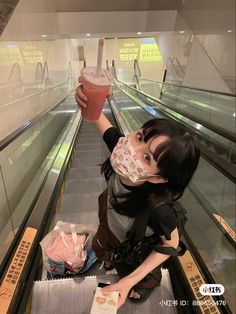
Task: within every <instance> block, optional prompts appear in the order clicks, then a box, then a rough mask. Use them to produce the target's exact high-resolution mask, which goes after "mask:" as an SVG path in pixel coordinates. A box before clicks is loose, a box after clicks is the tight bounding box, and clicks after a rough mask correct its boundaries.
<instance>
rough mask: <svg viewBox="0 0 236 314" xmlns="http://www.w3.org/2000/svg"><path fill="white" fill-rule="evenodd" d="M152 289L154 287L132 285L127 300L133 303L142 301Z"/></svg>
mask: <svg viewBox="0 0 236 314" xmlns="http://www.w3.org/2000/svg"><path fill="white" fill-rule="evenodd" d="M154 289H155V287H153V288H148V289H145V288H137V287H134V288H133V289H132V290H131V293H130V294H129V300H130V301H131V302H133V303H141V302H144V301H146V300H147V299H148V298H149V297H150V295H151V294H152V292H153V291H154Z"/></svg>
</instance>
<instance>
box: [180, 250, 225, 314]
mask: <svg viewBox="0 0 236 314" xmlns="http://www.w3.org/2000/svg"><path fill="white" fill-rule="evenodd" d="M179 261H180V263H181V266H182V268H183V270H184V273H185V275H186V277H187V280H188V283H189V285H190V286H191V288H192V291H193V294H194V296H195V299H196V300H193V301H192V304H191V305H192V306H194V307H196V308H197V309H199V310H200V311H201V312H202V313H204V314H206V313H210V314H220V313H221V312H220V311H219V309H218V307H217V304H216V301H215V300H214V299H213V297H212V296H209V295H207V296H206V295H202V294H201V293H200V291H199V287H200V286H201V285H203V284H206V282H205V280H204V279H203V277H202V275H201V273H200V271H199V268H198V266H197V264H196V263H195V261H194V259H193V257H192V255H191V253H190V252H189V251H188V250H187V251H186V252H185V254H184V255H183V256H179ZM184 301H185V300H184ZM186 302H190V301H186ZM186 302H184V303H183V302H182V303H183V306H186V305H190V304H186Z"/></svg>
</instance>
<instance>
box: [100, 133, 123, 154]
mask: <svg viewBox="0 0 236 314" xmlns="http://www.w3.org/2000/svg"><path fill="white" fill-rule="evenodd" d="M122 136H124V135H123V134H121V133H120V131H119V130H117V129H116V128H114V127H111V128H109V129H107V130H106V131H105V132H104V134H103V140H104V142H105V143H106V145H107V147H108V149H109V150H110V152H112V151H113V149H114V147H115V146H116V144H117V142H118V140H119V138H120V137H122Z"/></svg>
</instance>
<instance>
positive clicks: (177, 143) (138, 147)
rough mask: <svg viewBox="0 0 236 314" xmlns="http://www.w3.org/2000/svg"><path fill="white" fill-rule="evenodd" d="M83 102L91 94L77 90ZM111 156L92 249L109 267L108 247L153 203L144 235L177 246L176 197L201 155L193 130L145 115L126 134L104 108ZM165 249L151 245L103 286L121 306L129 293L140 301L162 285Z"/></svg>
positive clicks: (102, 123) (100, 124) (102, 121)
mask: <svg viewBox="0 0 236 314" xmlns="http://www.w3.org/2000/svg"><path fill="white" fill-rule="evenodd" d="M75 97H76V101H77V104H78V105H79V107H82V108H83V107H86V101H87V98H86V96H85V95H84V94H83V92H82V89H81V87H78V88H77V90H76V95H75ZM94 124H95V126H96V127H97V129H98V131H99V132H100V133H101V135H102V136H103V139H104V141H105V143H106V144H107V146H108V148H109V150H110V152H111V156H110V158H108V159H107V160H106V161H105V162H104V163H103V165H102V172H103V173H104V175H105V178H106V180H107V183H108V188H107V189H105V191H104V192H103V193H102V194H101V195H100V196H99V221H100V224H99V227H98V231H97V233H96V235H95V237H94V239H93V249H94V251H95V253H96V255H97V257H98V259H99V260H100V261H104V262H105V267H106V268H107V269H109V268H112V267H113V265H112V264H111V261H110V260H109V257H108V256H109V254H107V252H109V251H110V250H112V249H113V248H115V247H118V246H119V245H120V243H122V242H124V241H125V240H126V238H127V232H128V231H129V230H130V229H131V227H132V225H133V223H134V220H135V217H137V215H139V214H140V213H143V212H144V211H145V210H150V209H152V214H151V217H150V219H149V222H148V227H147V228H146V234H145V236H150V235H152V234H155V235H158V236H159V238H160V241H161V243H162V245H163V246H167V247H172V248H177V247H178V243H179V234H178V230H177V217H176V212H175V209H174V207H173V202H174V201H175V200H177V199H179V198H180V197H181V196H182V194H183V192H184V189H185V188H186V186H187V185H188V183H189V182H190V180H191V178H192V176H193V173H194V171H195V170H196V168H197V165H198V161H199V150H198V147H197V145H196V142H195V140H194V138H193V136H192V135H191V134H190V133H189V132H188V130H186V129H185V128H184V127H183V126H181V125H180V124H178V123H176V122H174V121H171V120H167V119H152V120H150V121H147V122H146V123H145V124H144V125H143V127H142V128H141V129H140V130H137V131H136V132H133V133H131V134H129V135H128V136H127V137H125V136H124V135H122V134H120V133H119V131H118V130H117V129H116V128H114V127H112V125H111V123H110V122H109V121H108V119H107V118H106V117H105V116H104V115H103V114H101V116H100V118H99V120H97V121H96V122H94ZM168 257H169V256H168V255H166V254H162V253H158V252H156V251H152V252H151V253H150V255H149V256H148V257H147V258H146V259H145V260H144V262H142V263H141V264H140V265H139V266H138V267H137V268H136V269H132V268H126V269H124V268H123V269H122V267H121V268H120V267H119V268H117V272H118V274H119V275H120V277H121V278H120V280H119V281H118V282H117V283H115V284H112V285H110V286H108V287H106V288H104V291H118V292H119V295H120V298H119V307H120V306H121V305H122V304H124V302H125V300H126V297H127V296H128V298H129V299H130V300H131V301H132V302H136V303H137V302H142V301H144V300H146V299H147V297H149V295H150V294H151V293H152V291H153V290H154V288H155V287H156V286H159V285H160V281H161V271H160V265H161V264H162V263H163V262H164V261H166V260H167V258H168Z"/></svg>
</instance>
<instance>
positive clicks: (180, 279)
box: [0, 93, 235, 313]
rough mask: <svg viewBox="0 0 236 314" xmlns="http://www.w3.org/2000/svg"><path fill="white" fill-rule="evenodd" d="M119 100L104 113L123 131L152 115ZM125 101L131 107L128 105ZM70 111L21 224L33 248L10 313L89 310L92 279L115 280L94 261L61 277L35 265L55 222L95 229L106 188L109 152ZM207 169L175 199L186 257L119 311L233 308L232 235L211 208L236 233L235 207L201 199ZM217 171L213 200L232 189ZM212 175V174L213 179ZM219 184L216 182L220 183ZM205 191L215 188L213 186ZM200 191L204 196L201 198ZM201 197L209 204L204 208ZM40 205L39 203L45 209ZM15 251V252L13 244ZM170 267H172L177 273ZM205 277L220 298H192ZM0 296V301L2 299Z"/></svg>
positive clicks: (224, 310) (172, 261) (172, 262)
mask: <svg viewBox="0 0 236 314" xmlns="http://www.w3.org/2000/svg"><path fill="white" fill-rule="evenodd" d="M122 102H123V106H124V107H122V105H121V104H120V103H118V100H117V99H116V95H115V93H114V96H113V100H112V101H111V104H110V105H111V109H112V111H111V109H110V107H109V106H108V104H107V105H106V106H105V108H104V113H105V114H106V116H107V117H108V118H109V119H110V121H111V123H112V124H113V125H115V126H118V127H119V128H121V130H122V132H123V133H124V134H127V133H129V132H130V131H133V130H134V129H137V128H139V127H140V126H141V125H142V124H143V122H145V121H146V120H147V119H150V118H151V116H150V114H148V113H147V112H146V111H145V110H144V109H143V108H141V107H140V106H137V104H134V103H133V104H132V106H131V104H130V102H129V103H128V100H126V101H124V99H123V101H122ZM127 104H128V108H130V109H129V110H127ZM127 112H128V113H127ZM75 114H77V117H75V119H74V121H73V122H71V128H72V131H71V134H70V131H68V132H67V135H66V136H65V138H64V143H63V144H62V145H61V149H60V150H59V151H58V154H57V155H55V156H54V157H55V161H54V163H53V165H52V168H51V171H50V173H49V175H48V177H47V179H46V182H45V185H46V188H45V189H44V188H43V190H42V193H41V195H42V197H41V200H40V204H38V202H37V203H36V204H35V206H34V209H33V211H32V213H31V215H30V216H29V218H28V221H27V222H26V224H25V227H26V228H27V227H31V228H34V229H35V230H36V232H37V234H38V236H36V237H35V238H34V240H33V241H35V242H33V241H32V242H29V243H31V244H32V246H30V248H31V251H30V254H29V256H28V260H27V261H28V262H27V267H25V269H24V270H23V272H22V277H20V278H18V279H19V280H18V282H17V287H18V289H16V292H15V295H14V298H13V301H12V303H11V305H10V313H23V312H25V309H28V310H26V312H27V311H28V312H31V313H51V312H53V313H56V312H57V313H89V311H90V307H91V303H92V299H93V293H92V292H93V290H94V289H95V287H96V285H97V282H98V281H107V280H108V281H110V282H114V281H116V280H117V275H116V274H115V273H105V272H104V269H99V266H100V265H95V266H94V268H93V269H91V271H90V272H89V273H87V274H86V275H87V277H84V276H78V278H73V279H62V280H61V279H60V280H58V279H57V280H52V279H51V278H49V277H48V275H47V274H46V272H45V270H44V269H43V268H42V269H41V268H40V264H41V263H40V256H41V252H40V248H39V245H38V243H39V241H40V239H42V237H43V235H44V234H45V233H47V232H48V230H49V228H52V227H53V225H55V224H56V222H57V221H58V220H63V221H67V222H73V223H93V224H94V225H95V226H97V224H98V220H97V197H98V195H99V194H100V193H101V191H102V190H103V189H104V187H105V185H106V184H105V182H104V179H103V178H102V177H101V175H100V167H99V164H100V163H102V162H103V161H104V160H105V158H106V157H107V156H109V152H108V150H107V148H106V147H105V145H104V144H103V141H102V139H101V136H100V135H98V133H97V131H96V130H95V129H94V127H93V126H92V125H90V124H89V123H87V122H85V121H83V122H81V120H80V118H79V116H78V113H75ZM114 118H115V120H114ZM76 119H77V121H76ZM69 139H70V142H69ZM57 158H59V160H60V162H61V164H60V162H59V161H58V160H57ZM60 158H61V159H60ZM63 158H64V159H63ZM62 160H64V161H62ZM210 167H211V165H210V164H208V163H207V162H206V160H205V159H203V158H202V160H201V162H200V166H199V169H200V170H199V171H198V172H199V173H200V174H198V172H197V174H196V176H195V177H196V179H195V177H194V180H193V182H192V184H191V187H190V189H189V190H187V191H186V193H185V195H184V197H183V198H182V200H181V202H182V205H183V206H184V207H185V208H186V209H187V210H188V212H189V222H188V223H187V226H188V227H186V234H185V235H184V236H185V240H186V243H187V246H188V252H190V253H191V254H190V253H188V256H187V257H186V256H185V260H181V259H179V258H176V259H174V258H173V259H172V258H171V259H170V261H169V262H168V264H167V265H166V266H167V267H168V268H169V270H170V275H171V276H169V272H168V270H167V269H163V281H162V285H161V286H160V287H159V288H157V289H156V293H153V295H152V296H151V297H150V299H149V300H148V301H147V302H145V303H143V304H141V305H135V304H130V303H129V302H126V304H125V305H124V306H123V307H122V308H121V309H120V310H119V311H118V313H140V312H143V311H145V312H147V313H156V312H157V308H158V313H159V312H160V313H161V312H165V313H166V312H167V313H176V312H177V310H178V312H180V313H231V312H232V313H233V312H234V311H235V308H234V292H235V290H234V287H232V286H231V284H232V273H233V269H232V266H233V262H234V250H233V249H234V247H233V243H234V241H235V240H234V239H232V237H231V236H230V234H229V233H227V230H225V229H224V228H223V226H222V224H221V223H220V222H219V223H218V222H217V219H216V218H214V217H213V211H215V212H216V213H217V214H218V215H220V216H221V217H223V218H224V219H225V220H226V222H227V224H228V225H231V229H233V230H235V228H234V226H233V218H234V213H233V206H232V203H231V201H230V202H229V203H227V204H225V206H226V208H225V209H226V211H222V208H221V212H220V211H217V208H216V207H217V200H216V202H214V201H213V199H212V197H209V198H208V199H207V196H208V194H209V191H208V190H206V194H205V195H204V192H203V191H202V189H201V188H202V185H203V183H204V181H205V177H204V175H205V174H206V171H208V173H210V172H211V171H213V172H212V173H215V172H214V171H216V172H217V171H218V170H217V169H215V168H214V167H213V166H212V168H210ZM61 173H62V174H61ZM202 176H203V177H202ZM220 176H221V179H222V181H223V187H224V189H223V191H222V194H221V196H220V197H219V198H220V199H221V203H222V204H223V203H224V201H225V200H226V199H227V198H228V196H229V195H228V194H227V193H228V192H229V193H230V192H231V191H230V189H229V191H228V190H227V185H228V187H230V188H231V185H230V184H231V183H230V180H229V179H228V178H227V177H225V176H224V175H223V174H222V173H220V174H218V178H220ZM64 180H65V181H64ZM212 180H215V179H214V178H212ZM63 182H64V184H63ZM218 183H219V182H218ZM62 184H63V185H62ZM52 185H54V186H55V189H54V188H52ZM218 185H219V186H220V187H221V185H220V184H218ZM196 188H197V191H196ZM191 189H192V190H191ZM206 189H207V186H206ZM199 191H200V192H199ZM192 192H193V193H192ZM211 192H212V193H213V194H214V193H217V192H216V191H215V190H214V191H211ZM225 192H227V193H225ZM50 193H51V194H52V195H51V197H50V196H49V194H50ZM202 195H204V197H205V198H204V199H203V200H202V203H201V202H200V201H199V200H201V197H202ZM210 196H211V195H210ZM206 200H207V202H208V203H209V204H208V207H207V208H206V206H205V201H206ZM39 208H40V210H39ZM42 208H45V213H44V214H43V210H42ZM34 212H35V213H34ZM24 230H26V229H24ZM206 230H209V234H207V233H206ZM215 239H218V240H219V241H218V242H217V247H215V245H214V241H215ZM21 244H22V243H21ZM222 249H223V250H224V251H223V253H222V252H221V250H222ZM15 253H17V249H16V250H15ZM210 253H211V254H212V256H213V258H212V259H211V257H210V256H209V254H210ZM221 253H222V254H221ZM13 254H14V251H13V253H12V255H13ZM10 260H11V259H9V261H10ZM13 261H14V259H13ZM9 264H10V262H9V263H8V268H7V267H6V271H5V274H4V276H3V277H2V278H3V279H2V283H4V278H5V279H6V278H7V275H8V274H9V270H11V269H10V267H9V266H12V265H9ZM6 265H7V264H6ZM176 269H178V271H177V272H176V271H175V270H176ZM226 269H227V272H226V271H225V270H226ZM189 273H190V275H189ZM95 275H96V276H95ZM193 278H194V280H193ZM35 279H38V280H40V281H35V282H34V284H33V281H34V280H35ZM48 279H50V280H48ZM204 282H206V283H214V282H215V283H222V284H223V285H224V287H225V294H224V295H223V297H214V298H212V297H202V296H198V295H197V293H198V291H196V289H199V285H200V284H202V283H204ZM2 283H1V284H2ZM171 283H172V286H171ZM172 287H173V288H172ZM194 289H195V290H194ZM173 292H174V294H173ZM31 297H32V299H31ZM168 300H169V302H168ZM194 300H195V301H196V302H195V303H194ZM0 301H2V300H1V299H0ZM181 301H185V302H186V303H184V302H182V304H181ZM163 302H164V303H163ZM0 304H1V303H0ZM0 308H1V307H0ZM0 313H1V310H0ZM2 313H4V312H2Z"/></svg>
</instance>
